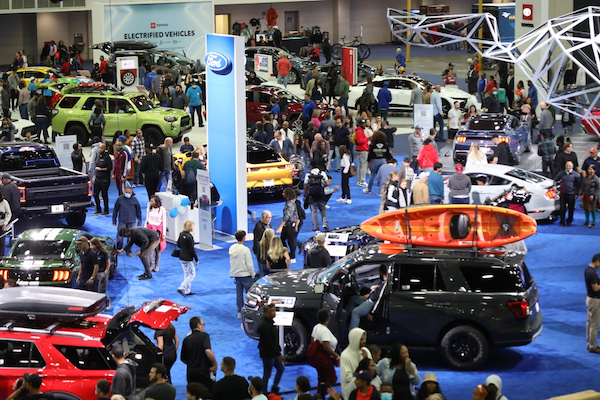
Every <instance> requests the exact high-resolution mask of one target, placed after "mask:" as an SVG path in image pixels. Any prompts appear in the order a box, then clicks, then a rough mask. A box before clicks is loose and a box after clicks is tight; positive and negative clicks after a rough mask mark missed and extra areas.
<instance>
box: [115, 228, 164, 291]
mask: <svg viewBox="0 0 600 400" xmlns="http://www.w3.org/2000/svg"><path fill="white" fill-rule="evenodd" d="M119 235H120V236H123V237H126V238H129V241H128V242H127V245H126V246H125V247H123V248H122V249H121V250H117V253H119V254H121V253H122V252H124V251H127V252H130V251H131V247H132V246H133V245H134V244H136V245H138V246H139V248H140V249H139V250H138V251H137V252H136V253H135V254H136V255H137V256H139V257H140V260H142V265H143V266H144V273H143V274H142V275H140V276H139V277H138V278H139V279H140V280H145V279H152V271H151V270H150V266H151V265H152V264H153V261H154V260H152V258H153V257H154V249H156V247H157V246H158V245H159V244H160V235H159V234H158V232H156V231H153V230H152V229H148V228H142V227H137V228H131V229H130V228H127V227H126V226H125V227H122V228H121V229H119Z"/></svg>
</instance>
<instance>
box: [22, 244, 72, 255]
mask: <svg viewBox="0 0 600 400" xmlns="http://www.w3.org/2000/svg"><path fill="white" fill-rule="evenodd" d="M70 245H71V242H68V241H65V240H19V241H18V242H17V245H16V246H15V250H14V251H13V253H12V255H13V256H15V257H18V258H27V257H59V258H65V252H66V251H67V249H68V248H69V246H70Z"/></svg>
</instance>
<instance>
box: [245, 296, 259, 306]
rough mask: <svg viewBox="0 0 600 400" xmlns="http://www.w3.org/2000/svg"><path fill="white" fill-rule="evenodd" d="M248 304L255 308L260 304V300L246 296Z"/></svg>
mask: <svg viewBox="0 0 600 400" xmlns="http://www.w3.org/2000/svg"><path fill="white" fill-rule="evenodd" d="M246 304H248V306H250V307H252V308H254V307H256V305H257V304H258V301H257V300H256V299H253V298H248V297H246Z"/></svg>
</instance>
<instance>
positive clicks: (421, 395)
mask: <svg viewBox="0 0 600 400" xmlns="http://www.w3.org/2000/svg"><path fill="white" fill-rule="evenodd" d="M432 394H438V396H437V398H438V399H439V398H440V396H441V399H444V398H445V397H444V396H443V395H442V389H440V384H439V383H438V381H437V376H436V375H435V374H434V373H432V372H430V373H428V374H425V376H424V377H423V383H422V384H421V387H420V388H419V391H418V392H417V398H416V400H427V399H429V398H430V397H429V396H431V395H432Z"/></svg>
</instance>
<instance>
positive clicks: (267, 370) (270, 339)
mask: <svg viewBox="0 0 600 400" xmlns="http://www.w3.org/2000/svg"><path fill="white" fill-rule="evenodd" d="M264 309H265V317H264V318H263V320H262V323H261V324H260V326H259V327H258V330H257V333H258V335H259V339H258V350H259V354H260V358H262V362H263V381H264V383H265V387H264V388H263V391H264V393H267V392H268V390H267V388H268V386H269V379H270V378H271V372H272V371H273V367H275V369H276V370H277V373H276V374H275V380H274V381H273V386H272V388H271V392H273V393H277V392H278V391H279V381H281V377H282V375H283V371H284V370H285V366H284V365H283V362H284V361H285V356H284V355H282V354H281V347H279V334H278V333H277V327H276V326H275V324H274V322H273V320H274V319H275V313H276V310H275V305H274V304H267V305H266V306H265V307H264Z"/></svg>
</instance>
